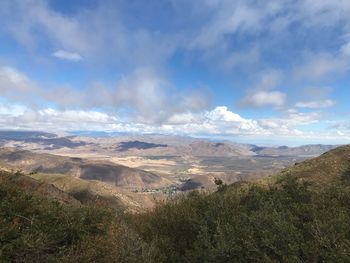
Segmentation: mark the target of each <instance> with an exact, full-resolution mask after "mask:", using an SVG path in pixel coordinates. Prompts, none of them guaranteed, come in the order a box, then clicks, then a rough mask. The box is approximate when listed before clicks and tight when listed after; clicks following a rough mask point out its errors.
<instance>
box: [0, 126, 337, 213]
mask: <svg viewBox="0 0 350 263" xmlns="http://www.w3.org/2000/svg"><path fill="white" fill-rule="evenodd" d="M0 146H1V148H0V167H1V168H2V169H5V170H7V171H17V170H20V171H23V172H24V173H26V174H29V175H30V176H31V177H32V178H35V179H37V180H40V181H42V182H45V183H51V184H54V185H55V186H56V187H58V188H59V189H61V190H63V191H68V192H69V193H72V194H73V195H79V193H81V192H85V193H86V192H88V193H89V195H91V196H92V197H100V198H102V199H106V200H107V199H108V200H110V202H111V203H116V204H121V203H122V204H123V206H124V207H128V208H129V209H131V210H135V211H140V210H143V209H149V208H152V207H153V205H154V203H155V202H156V200H164V199H167V198H169V197H171V196H173V195H174V194H176V193H179V192H184V191H188V190H194V189H202V190H206V191H213V190H215V189H216V185H215V179H216V178H217V179H220V180H222V181H223V182H224V183H225V184H232V183H235V182H237V181H250V180H254V179H261V178H264V177H266V176H267V175H270V174H273V173H276V172H278V171H280V170H282V169H283V168H285V167H288V166H290V165H293V164H295V163H298V162H301V161H304V160H306V159H308V158H311V157H315V156H318V155H320V154H322V153H323V152H325V151H327V150H330V149H332V148H334V146H327V145H307V146H300V147H293V148H290V147H286V146H282V147H261V146H256V145H248V144H239V143H233V142H231V141H220V142H218V141H210V140H206V139H196V138H191V137H181V136H165V135H138V136H134V135H123V136H111V137H87V136H62V135H61V136H60V135H56V134H52V133H42V132H22V131H18V132H15V131H13V132H8V131H0ZM72 185H73V186H74V187H72ZM111 200H112V201H111Z"/></svg>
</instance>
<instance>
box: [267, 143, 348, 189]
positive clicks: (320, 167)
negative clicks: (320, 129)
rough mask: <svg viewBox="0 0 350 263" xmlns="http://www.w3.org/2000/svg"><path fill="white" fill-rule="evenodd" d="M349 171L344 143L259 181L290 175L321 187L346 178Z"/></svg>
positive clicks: (273, 179)
mask: <svg viewBox="0 0 350 263" xmlns="http://www.w3.org/2000/svg"><path fill="white" fill-rule="evenodd" d="M349 171H350V146H349V145H345V146H341V147H338V148H336V149H334V150H331V151H329V152H326V153H324V154H322V155H321V156H319V157H316V158H313V159H311V160H307V161H304V162H301V163H296V164H295V165H294V166H291V167H288V168H286V169H283V170H282V171H281V172H279V173H277V174H276V175H273V176H271V177H268V178H265V179H262V180H261V181H262V182H264V181H265V182H269V183H271V182H276V181H277V180H281V179H282V178H285V177H291V178H297V179H299V180H303V181H307V182H311V183H313V184H314V185H318V186H320V187H322V186H325V185H329V184H334V183H341V182H343V181H344V180H347V179H348V178H347V174H349ZM349 179H350V175H349Z"/></svg>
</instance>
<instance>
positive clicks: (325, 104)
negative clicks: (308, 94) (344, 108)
mask: <svg viewBox="0 0 350 263" xmlns="http://www.w3.org/2000/svg"><path fill="white" fill-rule="evenodd" d="M335 105H336V102H335V101H334V100H329V99H328V100H319V101H300V102H297V103H296V104H295V107H297V108H309V109H319V108H329V107H333V106H335Z"/></svg>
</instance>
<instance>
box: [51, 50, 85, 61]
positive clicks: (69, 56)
mask: <svg viewBox="0 0 350 263" xmlns="http://www.w3.org/2000/svg"><path fill="white" fill-rule="evenodd" d="M52 56H54V57H56V58H59V59H64V60H70V61H74V62H77V61H80V60H82V59H83V58H82V56H81V55H80V54H79V53H76V52H69V51H66V50H57V51H55V52H54V53H52Z"/></svg>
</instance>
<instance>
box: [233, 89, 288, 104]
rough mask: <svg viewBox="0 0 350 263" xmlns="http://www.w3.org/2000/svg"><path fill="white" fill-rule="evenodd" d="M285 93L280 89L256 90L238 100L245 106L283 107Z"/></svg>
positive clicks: (285, 97)
mask: <svg viewBox="0 0 350 263" xmlns="http://www.w3.org/2000/svg"><path fill="white" fill-rule="evenodd" d="M286 100H287V95H286V94H285V93H282V92H280V91H264V90H258V91H255V92H252V93H251V94H249V95H247V96H246V97H245V98H243V100H242V101H241V102H240V105H242V106H246V107H258V108H259V107H267V106H272V107H283V106H284V105H285V104H286Z"/></svg>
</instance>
